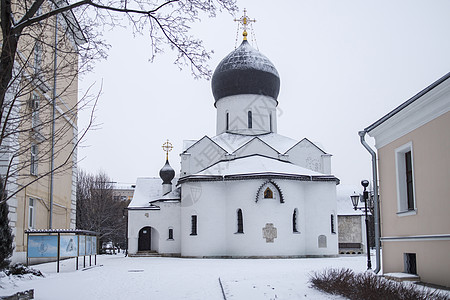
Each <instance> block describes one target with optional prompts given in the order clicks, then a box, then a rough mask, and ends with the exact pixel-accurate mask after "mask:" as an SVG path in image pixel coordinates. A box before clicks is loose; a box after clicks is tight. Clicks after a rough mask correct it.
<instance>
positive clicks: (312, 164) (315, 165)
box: [306, 157, 322, 172]
mask: <svg viewBox="0 0 450 300" xmlns="http://www.w3.org/2000/svg"><path fill="white" fill-rule="evenodd" d="M306 167H307V168H308V169H310V170H313V171H316V172H320V171H321V169H322V166H321V164H320V160H319V159H317V158H313V157H308V158H306Z"/></svg>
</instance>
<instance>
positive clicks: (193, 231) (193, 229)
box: [191, 215, 197, 235]
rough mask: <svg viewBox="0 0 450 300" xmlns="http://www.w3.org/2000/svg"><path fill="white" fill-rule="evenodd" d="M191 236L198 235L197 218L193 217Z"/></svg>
mask: <svg viewBox="0 0 450 300" xmlns="http://www.w3.org/2000/svg"><path fill="white" fill-rule="evenodd" d="M191 235H197V216H196V215H192V216H191Z"/></svg>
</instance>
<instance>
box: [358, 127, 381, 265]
mask: <svg viewBox="0 0 450 300" xmlns="http://www.w3.org/2000/svg"><path fill="white" fill-rule="evenodd" d="M366 133H367V132H366V131H360V132H358V134H359V136H360V138H361V144H362V145H363V146H364V148H366V149H367V151H369V153H370V155H371V156H372V178H373V197H374V201H373V204H374V205H373V206H374V208H373V213H374V214H375V216H374V218H373V219H374V221H375V224H374V225H375V249H376V263H377V266H376V268H375V270H374V272H375V274H378V272H380V269H381V260H380V225H379V223H380V203H379V201H378V177H377V155H376V153H375V151H373V150H372V148H370V146H369V145H368V144H367V143H366V141H365V139H364V136H365V135H366ZM368 239H369V237H367V242H369V240H368Z"/></svg>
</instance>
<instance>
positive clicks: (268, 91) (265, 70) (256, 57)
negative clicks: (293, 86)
mask: <svg viewBox="0 0 450 300" xmlns="http://www.w3.org/2000/svg"><path fill="white" fill-rule="evenodd" d="M211 86H212V92H213V95H214V99H215V100H216V101H217V100H219V99H221V98H223V97H226V96H232V95H241V94H256V95H264V96H270V97H272V98H273V99H275V100H277V98H278V93H279V92H280V76H279V75H278V71H277V69H275V66H274V65H273V64H272V62H271V61H270V60H269V59H268V58H267V57H265V56H264V55H263V54H262V53H261V52H259V51H258V50H256V49H254V48H253V47H252V46H251V45H250V44H249V43H248V42H247V41H246V40H244V41H243V42H242V44H241V45H240V46H239V47H238V48H237V49H236V50H234V51H233V52H231V53H230V54H228V55H227V56H226V57H225V58H224V59H222V61H221V62H220V63H219V65H218V66H217V68H216V70H215V71H214V74H213V77H212V80H211Z"/></svg>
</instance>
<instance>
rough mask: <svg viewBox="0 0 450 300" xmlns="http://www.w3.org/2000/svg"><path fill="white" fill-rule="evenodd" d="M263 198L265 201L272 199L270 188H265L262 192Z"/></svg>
mask: <svg viewBox="0 0 450 300" xmlns="http://www.w3.org/2000/svg"><path fill="white" fill-rule="evenodd" d="M264 198H265V199H272V198H273V192H272V190H271V189H270V188H266V190H265V191H264Z"/></svg>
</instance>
